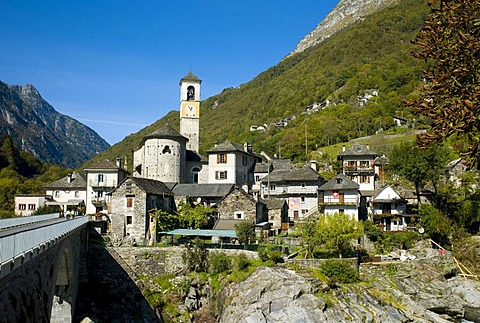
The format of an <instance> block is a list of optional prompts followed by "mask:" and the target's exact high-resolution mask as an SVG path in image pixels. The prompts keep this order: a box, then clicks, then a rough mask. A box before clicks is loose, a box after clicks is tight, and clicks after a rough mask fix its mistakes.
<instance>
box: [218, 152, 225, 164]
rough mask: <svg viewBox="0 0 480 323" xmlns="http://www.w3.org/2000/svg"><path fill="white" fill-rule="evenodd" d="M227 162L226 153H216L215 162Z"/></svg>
mask: <svg viewBox="0 0 480 323" xmlns="http://www.w3.org/2000/svg"><path fill="white" fill-rule="evenodd" d="M226 163H227V154H225V153H220V154H217V164H226Z"/></svg>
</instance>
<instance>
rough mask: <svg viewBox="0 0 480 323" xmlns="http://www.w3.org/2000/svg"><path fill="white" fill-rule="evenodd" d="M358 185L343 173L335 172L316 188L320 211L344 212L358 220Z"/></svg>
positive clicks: (329, 212) (326, 212) (325, 212)
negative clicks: (335, 173) (333, 175)
mask: <svg viewBox="0 0 480 323" xmlns="http://www.w3.org/2000/svg"><path fill="white" fill-rule="evenodd" d="M359 187H360V185H358V184H357V183H355V182H353V181H352V180H350V179H349V178H348V177H347V176H345V175H344V174H337V175H336V176H335V177H334V178H332V179H331V180H329V181H328V182H327V183H325V184H324V185H322V186H320V188H319V189H318V191H319V198H318V202H319V205H320V212H321V213H324V214H325V215H327V214H333V213H345V214H348V215H349V216H350V218H352V219H355V220H358V219H359V218H358V210H359V207H360V192H359Z"/></svg>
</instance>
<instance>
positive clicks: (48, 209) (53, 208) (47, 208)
mask: <svg viewBox="0 0 480 323" xmlns="http://www.w3.org/2000/svg"><path fill="white" fill-rule="evenodd" d="M58 212H60V208H59V207H58V205H44V206H42V207H39V208H38V209H36V210H35V212H34V213H33V215H40V214H52V213H58Z"/></svg>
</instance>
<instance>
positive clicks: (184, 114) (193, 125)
mask: <svg viewBox="0 0 480 323" xmlns="http://www.w3.org/2000/svg"><path fill="white" fill-rule="evenodd" d="M201 83H202V80H200V79H199V78H198V77H196V76H195V75H194V74H193V73H192V71H190V72H188V74H187V75H185V76H184V77H183V78H182V79H181V80H180V134H181V135H183V136H185V137H187V138H188V142H187V149H189V150H193V151H195V152H197V153H198V146H199V129H200V84H201Z"/></svg>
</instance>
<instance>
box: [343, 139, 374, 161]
mask: <svg viewBox="0 0 480 323" xmlns="http://www.w3.org/2000/svg"><path fill="white" fill-rule="evenodd" d="M345 156H378V154H377V153H376V152H374V151H371V150H370V149H369V148H367V147H365V146H364V145H362V144H360V143H358V142H356V143H354V144H353V146H352V147H350V148H349V149H346V150H345V151H342V152H341V153H340V154H338V159H342V157H345Z"/></svg>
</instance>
